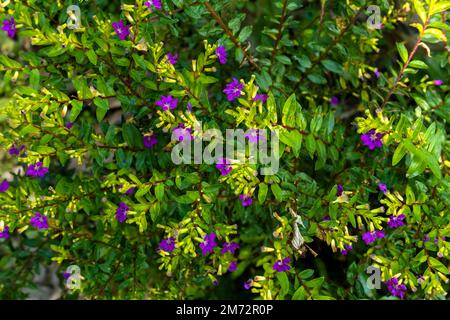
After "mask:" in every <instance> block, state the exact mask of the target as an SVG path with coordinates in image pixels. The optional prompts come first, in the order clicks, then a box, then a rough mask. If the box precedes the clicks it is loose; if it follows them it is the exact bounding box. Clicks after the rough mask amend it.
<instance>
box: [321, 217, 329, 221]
mask: <svg viewBox="0 0 450 320" xmlns="http://www.w3.org/2000/svg"><path fill="white" fill-rule="evenodd" d="M330 220H331V217H330V216H326V217H323V218H322V221H330Z"/></svg>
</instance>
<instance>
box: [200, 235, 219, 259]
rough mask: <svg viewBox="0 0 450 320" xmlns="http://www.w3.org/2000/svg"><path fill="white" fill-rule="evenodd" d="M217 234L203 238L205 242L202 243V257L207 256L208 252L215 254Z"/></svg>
mask: <svg viewBox="0 0 450 320" xmlns="http://www.w3.org/2000/svg"><path fill="white" fill-rule="evenodd" d="M215 239H216V234H215V233H210V234H206V235H205V236H204V237H203V240H204V241H203V242H202V243H200V245H199V246H200V249H202V255H204V256H206V254H207V253H208V252H211V253H212V252H213V250H214V247H215V246H217V244H216V241H215Z"/></svg>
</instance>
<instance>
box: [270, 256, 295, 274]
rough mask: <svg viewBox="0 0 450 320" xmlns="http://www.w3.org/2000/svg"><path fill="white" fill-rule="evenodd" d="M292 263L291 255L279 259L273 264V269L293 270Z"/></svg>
mask: <svg viewBox="0 0 450 320" xmlns="http://www.w3.org/2000/svg"><path fill="white" fill-rule="evenodd" d="M290 263H291V259H289V257H286V258H284V259H283V260H277V262H275V264H274V265H273V267H272V269H273V270H275V271H276V272H285V271H289V270H291V266H290V265H289V264H290Z"/></svg>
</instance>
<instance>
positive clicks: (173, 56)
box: [167, 52, 178, 64]
mask: <svg viewBox="0 0 450 320" xmlns="http://www.w3.org/2000/svg"><path fill="white" fill-rule="evenodd" d="M167 60H169V63H170V64H176V63H177V60H178V53H175V54H172V53H171V52H169V53H168V54H167Z"/></svg>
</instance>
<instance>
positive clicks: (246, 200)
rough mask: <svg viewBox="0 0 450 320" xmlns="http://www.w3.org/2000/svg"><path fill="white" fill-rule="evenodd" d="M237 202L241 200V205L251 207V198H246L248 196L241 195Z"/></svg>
mask: <svg viewBox="0 0 450 320" xmlns="http://www.w3.org/2000/svg"><path fill="white" fill-rule="evenodd" d="M239 200H241V202H242V205H243V206H244V207H248V206H249V205H251V204H252V203H253V200H252V198H251V197H250V196H248V195H245V194H241V195H240V196H239Z"/></svg>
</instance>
